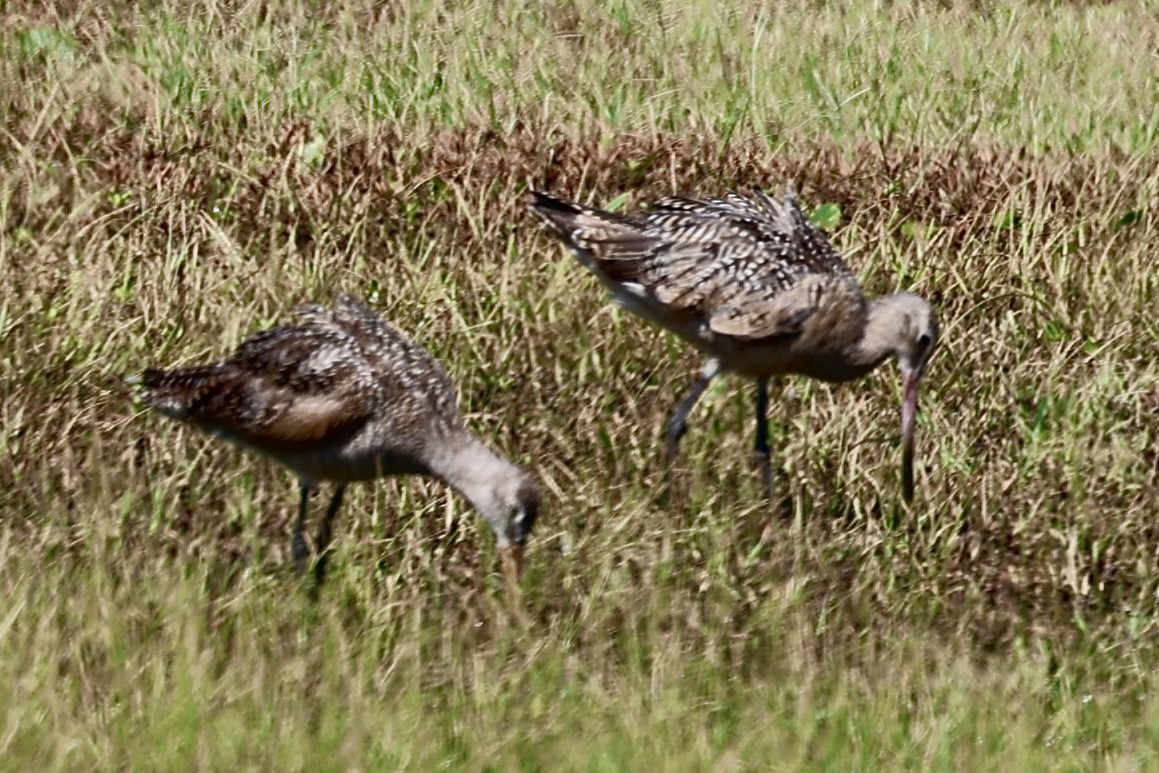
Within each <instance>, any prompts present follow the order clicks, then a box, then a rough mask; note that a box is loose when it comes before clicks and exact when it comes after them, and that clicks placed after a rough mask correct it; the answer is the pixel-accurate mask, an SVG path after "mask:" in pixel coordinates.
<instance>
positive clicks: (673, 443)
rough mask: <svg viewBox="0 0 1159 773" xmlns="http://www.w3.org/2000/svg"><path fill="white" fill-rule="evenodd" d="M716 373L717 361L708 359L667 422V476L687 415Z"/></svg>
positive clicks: (684, 428)
mask: <svg viewBox="0 0 1159 773" xmlns="http://www.w3.org/2000/svg"><path fill="white" fill-rule="evenodd" d="M718 373H720V361H719V360H716V359H710V360H709V361H708V362H706V363H704V367H703V368H701V369H700V375H699V376H697V377H696V381H694V382H693V383H692V387H691V388H690V389H689V390H688V393H687V394H686V395H684V399H683V400H681V401H680V405H678V406H676V410H675V411H674V412H673V414H672V418H670V419H669V420H668V447H667V452H666V453H665V457H664V462H665V467H666V468H667V470H668V472H667V475H669V476H670V475H671V474H672V472H671V471H672V465H673V464H675V463H676V456H677V454H678V453H679V451H680V438H682V437H684V431H685V430H686V429H688V414H690V413H691V412H692V409H693V408H695V407H696V403H697V401H698V400H700V398H701V396H703V395H704V390H706V389H708V385H709V384H710V383H711V382H712V379H713V378H715V377H716V374H718Z"/></svg>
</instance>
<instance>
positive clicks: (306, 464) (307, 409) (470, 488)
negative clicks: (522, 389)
mask: <svg viewBox="0 0 1159 773" xmlns="http://www.w3.org/2000/svg"><path fill="white" fill-rule="evenodd" d="M295 311H296V312H297V315H298V322H297V324H293V325H285V326H282V327H276V328H272V329H270V330H264V331H261V332H258V333H255V334H254V335H252V336H250V338H248V339H247V340H246V341H245V342H243V343H242V344H241V346H240V347H238V349H237V351H235V352H234V353H233V354H232V355H231V356H229V357H227V358H225V359H222V360H219V361H218V362H215V363H212V364H208V365H195V366H192V367H184V368H177V369H173V370H158V369H149V370H145V371H144V372H143V373H142V374H140V375H139V376H136V377H134V378H132V379H130V383H132V384H133V385H135V386H136V387H137V388H138V389H139V390H140V394H141V397H142V398H143V400H144V402H145V403H147V404H148V405H149V406H150V407H152V408H153V409H154V410H156V411H158V412H159V413H162V414H164V415H165V416H168V417H170V418H172V419H176V420H178V421H180V422H183V423H185V424H190V425H193V426H195V427H198V428H199V429H202V430H204V431H206V432H208V433H210V434H212V435H216V436H218V437H221V438H224V439H225V440H229V441H231V442H232V443H234V444H236V445H238V446H240V447H242V448H245V449H248V450H250V451H256V452H258V453H260V454H262V455H264V456H267V457H269V458H272V459H274V460H275V461H277V462H280V463H281V464H282V465H284V466H286V467H288V468H289V469H290V470H292V471H293V472H294V474H295V475H297V477H298V481H299V488H300V496H299V506H298V521H297V525H296V527H295V529H294V537H293V543H292V548H293V556H294V563H295V564H296V567H297V571H298V573H299V574H303V573H304V572H305V570H306V565H307V563H308V561H309V555H310V551H309V548H308V547H307V545H306V537H305V529H306V521H307V511H308V509H309V498H310V492H311V491H312V490H313V489H315V488H316V487H317V486H318V484H319V483H321V482H323V481H328V482H332V483H333V484H334V494H333V496H332V498H331V500H330V505H329V507H327V509H326V513H325V515H324V516H323V518H322V521H321V523H320V525H319V528H318V537H317V539H316V540H315V541H314V552H315V554H316V555H317V560H316V562H315V564H314V575H315V579H316V583H315V585H314V590H315V592H316V591H317V588H319V587H320V586H321V584H322V580H323V578H324V577H325V574H326V562H327V558H328V556H329V549H330V538H331V526H332V524H333V521H334V518H335V516H336V515H337V514H338V509H339V508H340V507H341V505H342V495H343V493H344V492H345V490H346V486H347V484H349V483H352V482H355V481H369V480H374V479H376V478H381V477H384V476H389V475H426V476H430V477H434V478H438V479H440V480H442V481H444V482H445V483H447V484H449V485H450V486H451V487H452V488H454V489H456V490H457V491H459V492H460V493H461V494H462V495H463V496H464V497H466V499H467V500H468V501H469V502H471V504H473V505H474V506H475V509H477V510H478V511H479V513H480V514H481V515H482V516H483V518H484V519H485V520H486V521H487V524H488V525H489V526H490V527H491V529H492V531H494V533H495V536H496V538H497V540H498V544H499V551H500V557H501V560H502V564H503V572H504V574H505V575H506V579H507V583H508V589H509V591H510V592H511V593H512V594H513V596H518V581H519V575H520V573H521V571H522V568H523V548H524V545H525V543H526V541H527V537H528V535H529V534H530V533H531V528H532V526H534V524H535V520H536V516H537V514H538V512H539V495H538V493H537V489H536V486H535V482H534V480H533V479H532V477H531V475H530V474H529V473H528V472H527V471H526V470H524V469H523V468H521V467H519V466H518V465H516V464H513V463H512V462H510V461H508V460H507V459H504V458H503V457H502V456H500V455H499V454H497V453H496V452H495V451H493V450H491V448H489V447H488V446H487V445H486V444H485V443H484V442H483V441H482V440H480V439H479V438H478V437H476V436H475V435H474V434H473V433H471V432H470V430H468V429H467V427H466V425H465V423H464V421H463V416H462V414H461V413H460V412H459V407H458V401H457V397H456V394H455V387H454V384H453V383H452V382H451V379H450V377H449V376H448V375H447V372H446V371H445V370H444V369H443V366H442V365H441V364H440V363H439V362H438V361H437V360H436V359H435V358H434V357H432V356H431V355H430V354H429V353H428V352H427V351H426V349H424V348H423V347H421V346H419V345H418V344H416V343H414V342H413V341H411V340H410V339H408V338H407V337H406V336H404V335H403V334H402V333H400V332H399V331H397V330H395V329H394V328H392V327H391V326H389V325H388V324H386V322H384V321H383V320H382V319H380V318H379V317H378V316H377V315H376V314H375V313H374V312H372V311H371V310H370V309H369V308H367V307H366V306H365V305H364V304H363V303H362V302H361V301H359V300H357V299H355V298H353V297H350V296H342V297H340V298H338V300H337V302H335V303H334V304H333V305H332V306H330V307H325V306H320V305H315V304H308V305H305V306H300V307H299V308H297V309H296V310H295Z"/></svg>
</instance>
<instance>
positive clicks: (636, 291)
mask: <svg viewBox="0 0 1159 773" xmlns="http://www.w3.org/2000/svg"><path fill="white" fill-rule="evenodd" d="M528 206H529V207H530V208H531V211H532V212H534V213H535V214H536V215H538V216H539V217H540V218H541V219H542V220H543V221H544V222H545V223H546V224H547V227H548V230H549V231H550V232H551V233H552V234H553V235H555V236H556V237H557V238H559V239H560V240H561V241H563V243H564V244H566V245H567V246H568V247H569V248H570V249H571V251H572V253H573V254H574V255H575V256H576V257H577V258H578V259H579V261H580V262H581V263H583V264H584V265H585V266H587V267H588V268H589V269H590V270H591V271H592V272H593V273H594V274H595V275H596V276H597V277H599V279H600V280H601V281H602V282H603V283H604V285H606V286H607V288H608V289H609V290H610V291H611V293H612V295H613V296H614V297H615V298H616V300H617V301H619V302H620V303H622V304H623V305H624V306H626V307H627V308H629V309H631V310H632V311H633V312H635V313H636V314H639V315H640V316H642V317H644V318H646V319H648V320H651V321H652V322H653V323H655V324H657V325H660V326H661V327H664V328H666V329H668V330H671V331H672V332H673V333H675V334H676V335H678V336H680V337H681V338H683V339H684V340H686V341H688V342H689V343H691V344H692V345H694V346H695V347H697V348H698V349H699V350H700V351H702V352H703V353H704V354H706V355H708V359H707V361H706V362H705V364H704V367H703V369H702V370H701V372H700V376H699V377H698V378H697V379H696V381H695V383H694V384H693V385H692V388H691V389H690V390H689V392H688V394H687V395H686V396H685V397H684V399H683V400H682V401H681V402H680V404H679V406H678V407H677V408H676V411H675V412H674V413H673V415H672V418H671V419H670V421H669V423H668V444H667V462H668V467H669V469H670V468H671V465H672V463H673V462H674V461H675V459H676V455H677V451H678V449H679V443H680V438H681V436H682V435H683V434H684V431H685V428H686V421H687V418H688V414H689V412H690V411H691V410H692V408H693V406H695V405H696V402H697V400H699V399H700V397H701V395H702V394H703V393H704V391H705V389H706V388H707V387H708V384H709V382H710V381H711V380H712V379H713V378H714V377H715V376H716V375H718V374H719V373H721V372H732V373H737V374H740V375H742V376H747V377H749V378H752V379H755V380H756V383H757V405H756V411H757V428H756V443H755V447H756V453H757V456H758V460H759V464H760V467H761V475H762V478H763V481H764V483H765V486H766V490H771V482H772V478H771V471H770V461H769V441H768V426H767V422H766V413H767V411H768V401H769V394H768V385H769V380H770V379H771V378H772V377H774V376H779V375H787V374H800V375H804V376H810V377H812V378H816V379H820V380H822V381H828V382H832V383H836V382H843V381H851V380H853V379H856V378H860V377H861V376H864V375H866V374H867V373H869V372H870V371H872V370H873V369H874V368H876V367H877V366H878V365H880V364H881V363H882V362H884V361H885V360H886V359H888V358H890V357H893V358H895V359H896V360H897V362H898V366H899V368H900V369H901V375H902V393H903V399H902V409H901V432H902V488H903V494H904V496H905V498H906V499H907V500H910V499H912V497H913V437H914V422H915V419H916V416H917V405H918V380H919V379H920V378H921V376H922V372H923V371H924V370H925V367H926V363H927V362H928V361H929V358H930V355H931V354H932V353H933V351H934V349H935V347H936V346H937V341H938V322H937V318H936V316H935V314H934V310H933V308H932V307H931V306H930V304H929V303H927V302H926V301H925V300H923V299H922V298H919V297H918V296H916V295H913V294H911V293H904V292H903V293H897V294H896V295H890V296H887V297H881V298H875V299H873V300H867V299H866V298H865V296H864V294H863V293H862V290H861V288H860V286H858V284H857V280H856V279H855V278H854V276H853V274H852V272H850V270H849V267H848V266H846V265H845V262H844V261H843V260H842V259H841V256H840V255H839V254H838V253H837V251H836V250H835V249H834V248H833V246H832V245H831V244H830V243H829V240H828V239H827V238H826V236H825V233H824V232H823V231H821V230H820V229H819V228H817V227H816V226H815V225H813V224H812V223H811V222H809V220H808V219H807V218H806V217H805V216H804V215H803V214H802V213H801V210H800V209H799V208H798V206H797V201H796V197H795V195H794V193H793V191H792V188H789V189H787V190H786V193H785V196H784V202H783V203H778V202H777V201H775V200H774V199H772V198H770V197H769V196H767V195H765V194H764V193H761V192H757V193H755V194H754V195H753V196H751V197H745V196H741V195H739V194H737V193H728V194H727V195H725V196H723V197H721V198H710V199H692V198H683V197H678V196H672V197H668V198H662V199H659V200H658V201H655V202H652V203H651V204H650V205H649V207H648V209H647V210H646V211H644V212H641V213H637V214H632V215H618V214H613V213H610V212H604V211H601V210H598V209H593V208H591V207H585V206H583V205H580V204H576V203H573V202H570V201H567V200H564V199H560V198H556V197H554V196H551V195H548V194H546V193H539V192H533V193H532V196H531V197H530V198H529V200H528Z"/></svg>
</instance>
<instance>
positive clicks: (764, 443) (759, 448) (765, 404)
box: [754, 378, 773, 497]
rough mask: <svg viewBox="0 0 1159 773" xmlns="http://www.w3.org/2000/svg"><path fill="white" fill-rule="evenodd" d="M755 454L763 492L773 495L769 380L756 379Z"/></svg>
mask: <svg viewBox="0 0 1159 773" xmlns="http://www.w3.org/2000/svg"><path fill="white" fill-rule="evenodd" d="M754 450H755V451H756V456H757V469H758V470H759V471H760V474H761V482H762V483H763V484H765V494H766V495H767V496H770V497H771V496H772V495H773V471H772V465H771V460H770V458H769V456H770V454H769V380H768V379H767V378H759V379H757V442H756V446H755V448H754Z"/></svg>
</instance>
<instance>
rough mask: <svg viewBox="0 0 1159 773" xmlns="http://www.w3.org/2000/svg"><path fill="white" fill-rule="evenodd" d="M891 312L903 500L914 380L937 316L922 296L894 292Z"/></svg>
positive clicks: (928, 352)
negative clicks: (897, 377)
mask: <svg viewBox="0 0 1159 773" xmlns="http://www.w3.org/2000/svg"><path fill="white" fill-rule="evenodd" d="M890 306H891V312H892V314H891V316H892V317H893V320H894V322H895V324H896V325H897V327H896V331H897V337H896V339H895V340H896V345H895V348H894V356H895V357H896V358H897V365H898V368H899V370H901V389H902V401H901V443H902V457H901V464H902V468H901V479H902V494H903V495H904V496H905V499H906V501H907V502H908V501H909V500H911V499H913V493H914V471H913V457H914V428H915V425H916V423H917V414H918V382H919V381H920V380H921V377H922V375H923V374H924V373H925V370H926V365H927V364H928V363H929V361H930V358H931V357H932V356H933V354H934V350H935V349H936V348H937V346H938V318H937V315H936V314H935V313H934V309H933V307H932V306H930V304H929V302H928V301H926V300H925V299H924V298H920V297H918V296H916V295H914V294H912V293H898V294H897V295H894V296H892V297H891V298H890Z"/></svg>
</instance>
